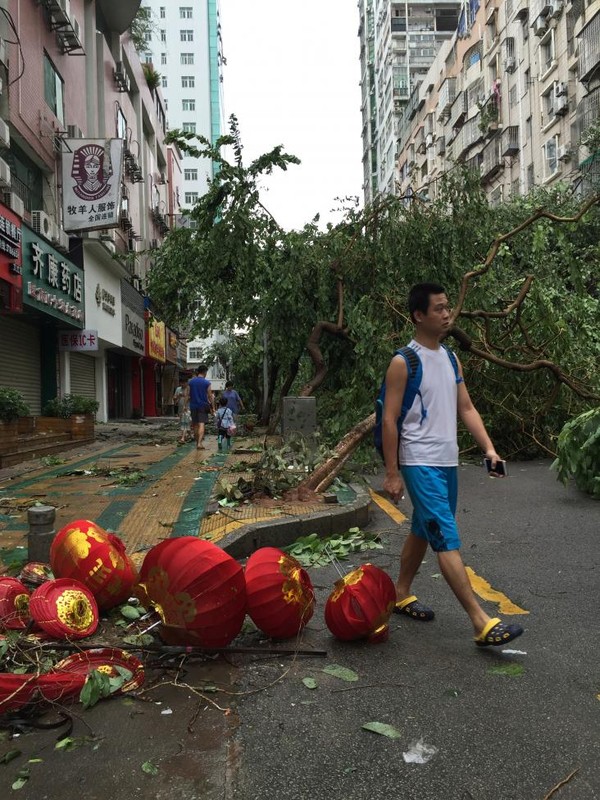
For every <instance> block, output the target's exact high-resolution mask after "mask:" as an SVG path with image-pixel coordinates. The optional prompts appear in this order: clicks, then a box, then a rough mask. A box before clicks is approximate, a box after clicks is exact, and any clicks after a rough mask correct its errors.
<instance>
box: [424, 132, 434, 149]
mask: <svg viewBox="0 0 600 800" xmlns="http://www.w3.org/2000/svg"><path fill="white" fill-rule="evenodd" d="M425 147H433V133H428V134H427V135H426V136H425Z"/></svg>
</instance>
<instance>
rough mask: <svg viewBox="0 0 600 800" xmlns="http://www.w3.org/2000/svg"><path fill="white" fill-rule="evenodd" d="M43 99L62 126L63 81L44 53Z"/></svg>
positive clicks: (63, 119)
mask: <svg viewBox="0 0 600 800" xmlns="http://www.w3.org/2000/svg"><path fill="white" fill-rule="evenodd" d="M44 99H45V101H46V104H47V105H48V106H49V108H50V109H51V110H52V112H53V113H54V116H55V117H56V118H57V119H58V120H59V121H60V122H61V123H62V124H64V121H65V118H64V103H63V80H62V78H61V77H60V75H59V74H58V72H57V71H56V70H55V68H54V64H53V63H52V62H51V61H50V59H49V58H48V56H47V55H46V53H44Z"/></svg>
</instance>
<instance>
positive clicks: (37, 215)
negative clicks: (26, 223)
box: [31, 211, 54, 239]
mask: <svg viewBox="0 0 600 800" xmlns="http://www.w3.org/2000/svg"><path fill="white" fill-rule="evenodd" d="M31 225H32V227H33V230H34V231H35V232H36V233H39V235H40V236H43V237H44V238H45V239H51V238H52V229H53V228H54V223H53V222H52V219H51V218H50V217H49V216H48V214H46V212H45V211H32V212H31Z"/></svg>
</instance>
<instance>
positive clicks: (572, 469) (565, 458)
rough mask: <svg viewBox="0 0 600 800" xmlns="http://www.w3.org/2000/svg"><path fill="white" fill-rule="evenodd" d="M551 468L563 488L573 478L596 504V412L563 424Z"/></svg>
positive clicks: (599, 478) (599, 483)
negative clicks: (556, 474) (555, 472)
mask: <svg viewBox="0 0 600 800" xmlns="http://www.w3.org/2000/svg"><path fill="white" fill-rule="evenodd" d="M552 468H553V469H555V470H556V471H557V473H558V479H559V480H560V481H562V482H563V483H564V484H566V483H567V482H568V481H569V479H570V478H573V479H574V480H575V483H576V485H577V487H578V488H579V489H581V490H582V491H583V492H587V493H588V494H591V495H592V497H594V498H595V499H596V500H600V408H594V409H591V410H590V411H586V412H584V413H583V414H580V415H579V416H578V417H575V419H572V420H570V421H569V422H567V424H566V425H565V427H564V428H563V429H562V431H561V432H560V436H559V437H558V452H557V458H556V460H555V461H554V463H553V464H552Z"/></svg>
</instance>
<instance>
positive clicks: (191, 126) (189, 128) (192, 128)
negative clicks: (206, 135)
mask: <svg viewBox="0 0 600 800" xmlns="http://www.w3.org/2000/svg"><path fill="white" fill-rule="evenodd" d="M181 130H182V131H183V132H184V133H196V123H195V122H184V123H182V125H181Z"/></svg>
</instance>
